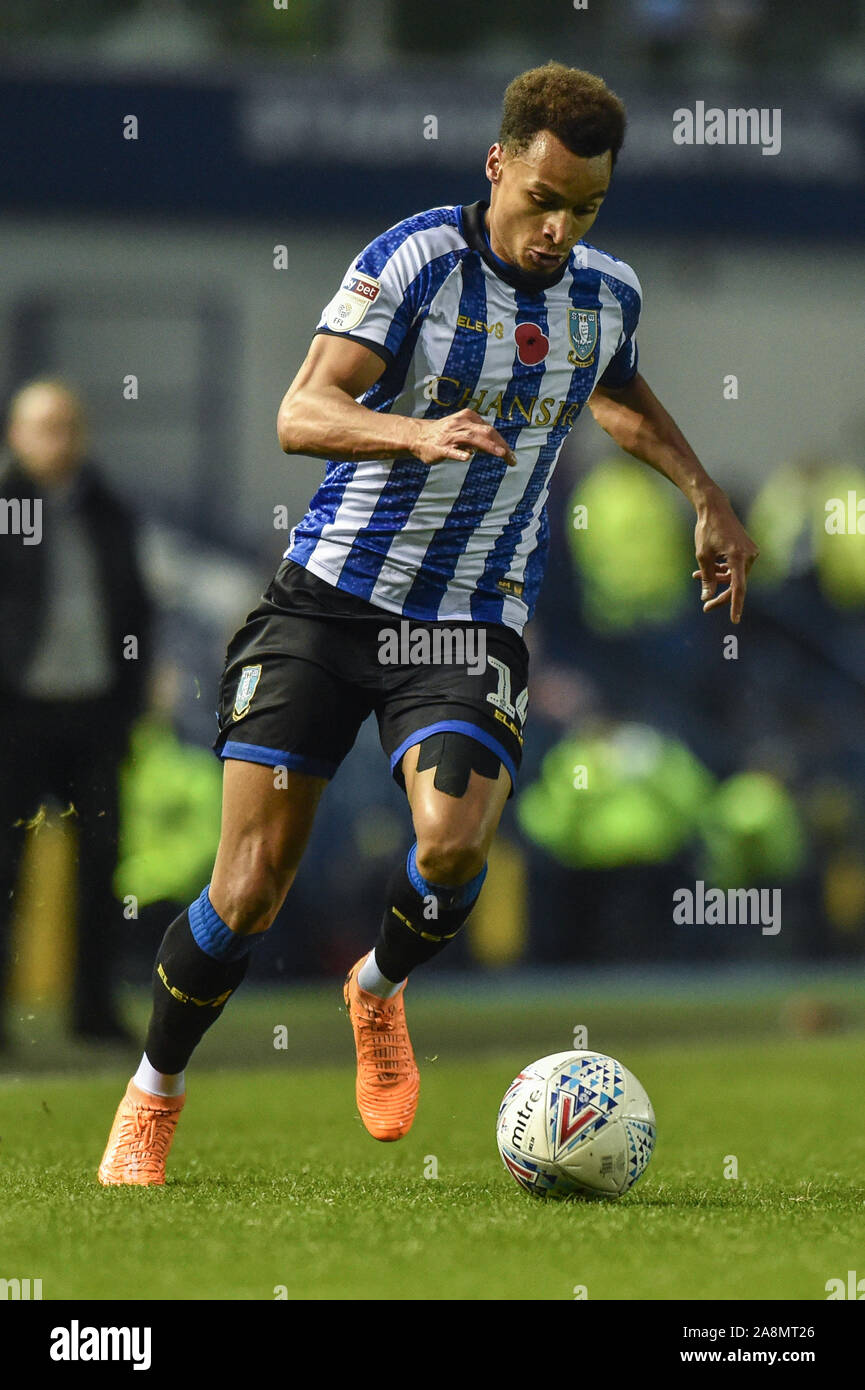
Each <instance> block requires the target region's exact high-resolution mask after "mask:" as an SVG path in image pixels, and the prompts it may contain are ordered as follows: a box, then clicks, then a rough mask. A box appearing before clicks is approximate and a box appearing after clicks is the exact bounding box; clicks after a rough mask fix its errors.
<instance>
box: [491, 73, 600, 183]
mask: <svg viewBox="0 0 865 1390" xmlns="http://www.w3.org/2000/svg"><path fill="white" fill-rule="evenodd" d="M625 123H626V121H625V108H624V106H623V104H622V102H621V101H620V100H619V98H618V97H617V96H616V94H615V92H611V91H610V89H609V87H608V86H607V85H606V83H605V82H604V80H603V78H602V77H596V76H595V74H594V73H591V72H584V71H583V70H582V69H581V68H569V67H566V66H565V64H564V63H557V62H555V61H553V60H551V61H550V62H549V63H545V64H544V66H543V67H540V68H529V69H528V71H527V72H521V73H520V74H519V76H518V77H515V78H514V80H513V82H511V83H510V84H509V85H508V87H507V88H506V90H505V96H504V105H503V110H502V124H501V130H500V132H499V141H500V143H501V145H502V146H503V148H505V149H506V150H507V151H508V153H509V154H521V153H522V151H523V150H524V149H525V148H526V146H527V145H530V144H531V142H532V140H533V139H534V137H535V135H536V134H537V133H538V131H539V130H549V131H552V133H553V135H555V136H556V138H557V139H559V140H561V142H562V144H563V145H564V146H565V148H566V149H568V150H570V151H571V153H572V154H578V155H581V156H582V157H583V158H584V159H592V158H594V156H595V155H599V154H603V153H604V151H605V150H610V151H611V152H612V157H613V164H615V162H616V156H617V155H618V153H619V150H620V149H621V148H622V143H623V141H624V138H625Z"/></svg>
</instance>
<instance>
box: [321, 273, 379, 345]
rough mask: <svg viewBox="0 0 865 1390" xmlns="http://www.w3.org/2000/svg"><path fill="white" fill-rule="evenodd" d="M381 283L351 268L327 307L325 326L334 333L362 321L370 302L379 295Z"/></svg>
mask: <svg viewBox="0 0 865 1390" xmlns="http://www.w3.org/2000/svg"><path fill="white" fill-rule="evenodd" d="M380 290H381V283H380V282H379V281H378V280H374V279H373V278H372V276H371V275H361V273H360V271H358V270H352V271H350V272H349V273H348V275H347V276H346V277H345V280H344V281H343V283H342V286H341V288H340V289H339V290H338V291H337V293H336V294H335V295H334V297H333V299H332V300H331V301H330V304H329V305H328V307H327V320H326V322H327V326H328V328H330V329H332V330H333V332H334V333H347V332H348V331H349V330H350V329H352V328H357V326H358V324H359V323H361V322H362V320H363V317H364V315H365V314H366V311H367V309H368V308H369V306H370V304H372V303H373V302H374V301H375V300H376V299H377V298H378V295H379V291H380Z"/></svg>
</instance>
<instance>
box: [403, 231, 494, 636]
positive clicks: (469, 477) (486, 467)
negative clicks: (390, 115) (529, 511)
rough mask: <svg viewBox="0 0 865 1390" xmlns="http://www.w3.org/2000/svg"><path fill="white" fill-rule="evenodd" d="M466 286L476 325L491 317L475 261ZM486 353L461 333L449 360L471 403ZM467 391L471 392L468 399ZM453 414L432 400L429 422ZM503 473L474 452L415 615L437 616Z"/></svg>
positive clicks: (467, 312) (438, 535) (414, 602)
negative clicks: (431, 419) (418, 613)
mask: <svg viewBox="0 0 865 1390" xmlns="http://www.w3.org/2000/svg"><path fill="white" fill-rule="evenodd" d="M462 277H463V288H462V294H461V296H460V306H459V313H460V316H461V317H467V318H469V319H470V320H471V321H473V322H481V323H485V322H486V318H487V292H486V283H485V281H484V276H483V271H482V269H481V265H480V262H479V261H478V260H477V258H476V257H472V258H471V259H469V260H466V261H464V262H463V266H462ZM485 354H486V337H485V336H484V335H483V334H480V333H474V332H471V331H468V330H465V329H463V330H459V329H457V332H456V333H455V334H454V338H453V342H452V343H451V346H450V351H449V352H448V356H447V361H446V362H445V367H444V371H443V372H442V376H443V377H450V378H452V379H453V380H454V381H459V382H461V383H462V384H463V395H464V396H466V399H467V400H470V399H471V397H472V396H473V395H474V394H475V392H476V389H477V384H478V381H479V379H480V375H481V372H482V370H483V365H484V357H485ZM466 390H467V391H468V394H467V395H466ZM449 413H450V407H448V406H445V405H437V404H436V403H435V402H431V403H430V406H429V408H428V409H427V411H426V415H427V417H429V418H437V417H440V416H442V415H447V414H449ZM447 466H448V464H447V462H444V463H440V464H437V465H436V467H437V468H447ZM500 478H501V470H500V468H499V466H498V460H495V461H493V460H492V459H491V456H490V455H489V454H475V456H474V458H473V459H472V461H471V463H470V464H469V467H468V469H467V470H466V474H465V477H464V478H463V482H462V486H461V487H460V490H459V492H458V493H457V495H456V497H455V498H454V501H453V503H452V505H451V507H450V510H449V511H448V513H447V516H446V517H445V518H444V519H443V521H442V524H441V526H440V527H439V528H438V530H437V531H436V532H435V533H434V535H433V537H432V539H431V541H430V543H429V545H428V546H427V548H426V551H425V552H424V557H423V561H422V564H421V567H420V568H419V569H418V572H417V574H416V575H415V578H414V580H413V582H412V585H411V588H410V589H409V591H408V593H407V595H406V606H407V609H410V610H411V611H413V612H422V613H427V612H428V613H429V615H430V617H435V616H436V614H437V613H438V609H439V604H440V603H441V601H442V597H443V596H444V594H445V592H446V591H447V586H448V583H449V581H450V580H451V579H452V577H453V573H454V570H455V569H456V566H457V562H458V560H459V557H460V556H461V555H462V553H463V551H464V550H465V548H466V545H467V544H468V542H469V540H470V538H471V536H472V533H473V531H474V529H475V527H476V525H477V523H478V520H479V519H480V517H481V516H483V514H484V512H485V511H486V510H487V508H488V507H489V505H490V503H491V502H492V499H493V497H494V496H495V494H496V492H497V491H498V488H499V481H500Z"/></svg>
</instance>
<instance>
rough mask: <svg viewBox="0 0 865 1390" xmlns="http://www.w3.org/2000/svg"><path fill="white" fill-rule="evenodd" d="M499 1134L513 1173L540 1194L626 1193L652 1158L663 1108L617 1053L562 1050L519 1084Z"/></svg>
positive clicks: (504, 1107)
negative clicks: (658, 1108) (659, 1110)
mask: <svg viewBox="0 0 865 1390" xmlns="http://www.w3.org/2000/svg"><path fill="white" fill-rule="evenodd" d="M496 1139H497V1142H498V1146H499V1153H500V1154H501V1156H502V1161H503V1163H504V1165H505V1167H506V1168H507V1170H508V1172H509V1173H510V1174H511V1175H512V1176H513V1177H514V1178H515V1179H516V1181H517V1182H518V1183H519V1184H520V1186H521V1187H524V1188H525V1189H526V1191H527V1192H531V1193H532V1194H533V1195H534V1196H536V1197H557V1198H558V1197H621V1196H622V1194H623V1193H624V1192H627V1191H628V1189H629V1188H631V1187H633V1185H634V1183H635V1182H636V1181H637V1179H638V1178H640V1177H641V1176H642V1175H643V1173H644V1172H645V1171H646V1167H647V1165H648V1162H649V1159H650V1158H651V1157H652V1151H653V1149H654V1147H655V1113H654V1111H653V1109H652V1102H651V1101H650V1100H649V1097H648V1095H647V1094H646V1092H645V1090H644V1089H643V1087H642V1086H641V1085H640V1083H639V1081H638V1080H637V1078H636V1077H635V1076H634V1075H633V1073H632V1072H629V1071H628V1069H627V1067H623V1066H622V1064H621V1062H617V1061H616V1059H615V1057H607V1056H606V1055H605V1054H604V1053H602V1052H556V1053H553V1054H552V1055H551V1056H549V1057H541V1059H540V1061H537V1062H532V1064H531V1066H528V1067H526V1068H524V1070H523V1071H521V1072H520V1074H519V1076H518V1077H517V1078H516V1079H515V1080H514V1081H512V1082H511V1084H510V1086H509V1087H508V1089H507V1090H506V1092H505V1094H504V1099H503V1100H502V1103H501V1105H500V1106H499V1115H498V1122H497V1125H496Z"/></svg>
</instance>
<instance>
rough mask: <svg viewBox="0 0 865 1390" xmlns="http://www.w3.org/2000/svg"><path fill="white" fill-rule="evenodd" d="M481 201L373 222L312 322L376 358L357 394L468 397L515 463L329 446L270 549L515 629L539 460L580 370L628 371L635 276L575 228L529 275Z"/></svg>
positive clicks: (527, 566) (321, 571)
mask: <svg viewBox="0 0 865 1390" xmlns="http://www.w3.org/2000/svg"><path fill="white" fill-rule="evenodd" d="M486 206H487V204H486V203H473V204H471V205H468V206H464V207H442V208H434V209H432V210H431V211H429V212H422V213H418V214H417V215H416V216H414V217H409V218H407V219H406V220H405V221H404V222H399V223H398V224H397V225H396V226H395V227H391V228H390V230H389V231H387V232H385V233H383V235H382V236H379V237H376V239H375V240H374V241H372V242H370V244H369V246H367V247H366V248H365V250H363V251H362V252H361V254H360V255H359V256H358V257H357V259H356V260H354V261H353V262H352V264H351V265H350V266H349V269H348V271H347V273H346V276H345V279H344V280H343V282H342V286H341V288H340V289H339V290H338V291H337V293H336V295H335V296H334V298H333V299H332V300H331V301H330V303H329V304H328V306H327V307H326V308H325V310H324V312H323V313H322V316H321V320H320V322H319V324H318V327H317V328H316V332H317V333H336V334H340V335H342V336H344V337H348V338H351V339H353V340H354V341H356V342H360V343H364V344H365V345H366V346H367V347H369V348H371V349H372V351H373V352H375V353H377V354H378V355H379V356H380V357H381V358H382V359H383V360H384V362H385V370H384V372H383V373H382V375H381V377H380V378H379V380H378V381H377V382H376V383H375V385H374V386H372V387H371V388H370V389H369V390H368V391H367V392H366V393H365V394H364V395H363V396H360V397H359V398H358V399H359V401H360V404H362V405H364V406H367V407H368V408H369V409H371V410H381V411H393V412H394V413H396V414H401V415H413V416H419V417H425V418H437V417H440V416H443V415H448V414H451V413H453V412H454V411H456V410H461V409H464V408H468V409H471V410H475V411H477V413H478V414H479V415H481V416H483V418H484V419H485V420H487V421H489V423H490V424H492V425H493V426H494V427H495V428H496V429H497V430H498V431H499V432H500V433H501V435H502V436H503V437H504V439H505V440H506V441H507V443H508V444H509V445H510V447H511V449H512V450H513V452H514V453H515V455H516V458H517V463H516V465H515V466H513V465H511V466H509V465H508V464H506V463H505V462H504V460H503V459H499V458H496V457H495V456H494V455H491V454H482V453H476V454H475V455H474V457H473V458H472V459H471V460H469V461H468V462H465V463H462V462H458V461H454V460H446V461H445V462H443V463H435V464H424V463H421V462H420V461H419V460H417V459H415V458H412V457H405V458H399V459H382V460H370V461H365V462H359V463H346V462H333V461H332V462H329V463H328V464H327V468H326V472H325V477H324V480H323V482H322V483H321V486H320V487H319V488H318V490H317V492H316V494H315V496H314V497H313V499H312V501H311V503H310V505H309V510H308V511H307V513H306V515H305V516H304V517H303V519H302V520H301V521H300V522H298V524H297V525H296V526H295V527H294V529H293V530H292V532H291V536H290V538H289V545H288V549H287V550H286V551H285V556H286V557H288V558H289V559H291V560H294V561H295V562H296V563H298V564H301V565H305V566H306V567H307V569H309V570H310V571H311V572H312V573H313V574H316V575H318V577H319V578H320V579H323V580H325V581H327V582H329V583H331V584H334V585H336V586H337V587H338V588H339V589H343V590H345V591H347V592H348V593H351V594H355V595H357V596H358V597H360V598H364V599H366V600H367V601H368V602H369V603H373V604H376V605H377V606H379V607H381V608H385V609H387V610H389V611H391V612H393V613H399V614H402V615H403V616H405V617H408V618H419V619H427V620H433V619H437V618H440V619H451V620H454V621H457V620H460V619H463V620H467V619H474V620H476V621H485V622H500V623H504V624H505V625H506V626H508V627H511V628H514V629H515V630H516V631H517V632H521V631H522V629H523V626H524V624H525V623H526V622H527V620H528V619H529V618H530V617H531V615H532V612H533V610H534V607H535V603H536V601H537V597H538V591H539V589H540V584H541V579H542V576H543V570H544V564H545V560H546V551H547V544H548V530H549V528H548V522H547V515H546V505H545V504H546V499H547V494H548V491H549V484H550V478H551V476H552V472H553V468H554V467H555V463H556V459H557V457H558V454H559V451H560V449H561V447H562V443H563V441H564V439H565V437H566V435H567V434H568V432H569V430H570V429H571V427H572V426H573V424H574V422H575V421H576V419H577V418H578V416H579V414H580V412H581V410H582V409H583V406H584V405H585V403H586V401H587V400H588V398H589V396H590V395H591V393H592V391H593V389H594V387H595V385H596V384H597V383H598V382H602V383H603V384H604V385H605V386H610V387H613V388H615V387H618V386H624V385H625V384H626V383H627V382H628V381H629V380H630V379H631V377H633V376H634V375H635V373H636V370H637V345H636V341H635V336H634V335H635V330H636V327H637V320H638V318H639V314H640V304H641V289H640V283H639V280H638V279H637V277H636V275H635V274H634V272H633V270H632V269H631V267H630V266H629V265H626V264H625V262H624V261H620V260H617V259H616V257H615V256H611V255H608V254H607V253H606V252H605V251H599V250H598V249H597V248H596V247H594V246H589V245H588V244H587V243H584V242H580V243H578V244H577V246H575V247H574V249H573V251H572V252H571V255H570V257H569V259H568V260H567V262H566V263H565V265H564V266H563V267H562V270H561V272H559V273H558V274H556V275H554V276H553V277H552V278H549V277H547V278H545V280H544V282H543V288H539V287H538V277H536V276H529V275H527V274H525V273H523V272H522V271H521V270H520V269H519V268H518V267H516V266H511V265H508V264H506V263H505V262H504V261H501V260H500V259H499V258H498V257H497V256H495V255H494V254H493V252H492V250H491V249H490V244H489V240H488V237H487V234H486V228H485V225H484V211H485V209H486Z"/></svg>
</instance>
